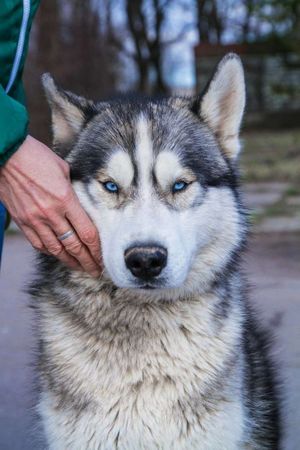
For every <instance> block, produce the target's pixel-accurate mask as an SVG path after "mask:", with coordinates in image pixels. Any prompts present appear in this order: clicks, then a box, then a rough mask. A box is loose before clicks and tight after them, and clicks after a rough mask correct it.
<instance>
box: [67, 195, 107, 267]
mask: <svg viewBox="0 0 300 450" xmlns="http://www.w3.org/2000/svg"><path fill="white" fill-rule="evenodd" d="M66 217H67V219H68V220H69V222H70V223H71V224H72V226H73V228H74V230H75V231H76V233H77V235H78V237H79V239H80V240H81V241H82V242H83V243H84V244H85V245H86V246H87V247H88V249H89V251H90V254H91V255H92V257H93V259H94V261H96V263H97V264H98V265H99V266H102V258H101V251H100V240H99V234H98V231H97V228H96V227H95V225H94V224H93V222H92V221H91V219H90V218H89V216H88V215H87V213H86V212H85V211H84V209H83V208H82V206H81V205H80V203H79V200H78V199H77V197H75V196H74V202H72V203H71V205H70V206H69V208H68V210H67V211H66Z"/></svg>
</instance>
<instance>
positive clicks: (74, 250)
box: [65, 241, 82, 256]
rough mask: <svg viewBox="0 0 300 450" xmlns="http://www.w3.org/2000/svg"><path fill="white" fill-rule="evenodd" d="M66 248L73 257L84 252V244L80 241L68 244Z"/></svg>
mask: <svg viewBox="0 0 300 450" xmlns="http://www.w3.org/2000/svg"><path fill="white" fill-rule="evenodd" d="M65 248H66V250H67V252H68V253H71V255H74V256H78V255H79V254H80V253H81V251H82V244H81V242H80V241H77V242H72V243H69V244H66V247H65Z"/></svg>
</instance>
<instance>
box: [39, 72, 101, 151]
mask: <svg viewBox="0 0 300 450" xmlns="http://www.w3.org/2000/svg"><path fill="white" fill-rule="evenodd" d="M42 82H43V86H44V90H45V93H46V96H47V100H48V103H49V105H50V108H51V117H52V132H53V144H54V150H55V151H56V152H57V153H58V154H59V156H61V157H63V158H64V157H66V156H67V155H68V153H69V151H70V150H71V149H72V146H73V144H74V142H75V140H76V138H77V136H78V135H79V133H80V132H81V131H82V129H83V128H84V126H85V125H86V123H87V122H88V121H89V120H90V119H91V118H92V117H93V116H94V115H95V114H96V113H97V110H96V108H95V106H94V104H93V102H91V101H90V100H86V99H85V98H84V97H80V96H78V95H75V94H73V93H71V92H68V91H64V90H62V89H61V88H59V87H58V86H57V85H56V84H55V82H54V80H53V78H52V77H51V75H50V74H48V73H45V74H44V75H43V76H42Z"/></svg>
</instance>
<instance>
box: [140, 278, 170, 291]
mask: <svg viewBox="0 0 300 450" xmlns="http://www.w3.org/2000/svg"><path fill="white" fill-rule="evenodd" d="M136 287H137V288H138V289H144V290H146V291H150V290H153V289H163V288H164V287H166V281H165V280H155V281H151V282H150V281H147V282H146V283H145V282H144V283H139V284H138V285H137V286H136Z"/></svg>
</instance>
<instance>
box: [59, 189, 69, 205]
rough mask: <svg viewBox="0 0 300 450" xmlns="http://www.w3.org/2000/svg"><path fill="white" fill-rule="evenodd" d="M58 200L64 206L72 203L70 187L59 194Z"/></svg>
mask: <svg viewBox="0 0 300 450" xmlns="http://www.w3.org/2000/svg"><path fill="white" fill-rule="evenodd" d="M58 200H59V202H60V203H61V204H62V205H63V206H65V205H68V204H69V203H70V201H71V200H72V192H71V190H70V189H69V187H68V189H65V190H63V191H62V192H60V193H59V197H58Z"/></svg>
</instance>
